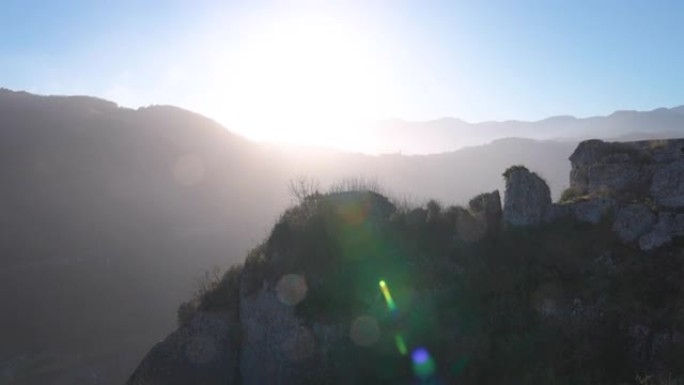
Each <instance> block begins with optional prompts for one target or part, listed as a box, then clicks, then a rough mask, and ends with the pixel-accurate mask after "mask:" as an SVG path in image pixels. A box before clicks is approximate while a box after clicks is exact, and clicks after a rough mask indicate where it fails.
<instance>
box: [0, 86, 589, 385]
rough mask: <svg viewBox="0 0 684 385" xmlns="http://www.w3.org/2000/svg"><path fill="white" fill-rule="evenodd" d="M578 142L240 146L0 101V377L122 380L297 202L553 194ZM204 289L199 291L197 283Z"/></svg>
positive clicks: (230, 137) (55, 107)
mask: <svg viewBox="0 0 684 385" xmlns="http://www.w3.org/2000/svg"><path fill="white" fill-rule="evenodd" d="M575 145H576V143H574V142H572V141H551V140H544V141H540V140H533V139H520V138H509V139H500V140H495V141H493V142H491V143H488V144H486V145H480V146H472V147H468V148H463V149H461V150H459V151H454V152H449V153H443V154H438V155H415V156H401V155H396V154H395V155H382V156H370V155H362V154H353V153H345V152H339V151H332V150H323V149H312V148H302V147H276V146H265V145H259V144H255V143H253V142H249V141H247V140H245V139H244V138H242V137H240V136H238V135H235V134H233V133H231V132H229V131H227V130H226V129H225V128H224V127H222V126H221V125H219V124H217V123H216V122H214V121H212V120H210V119H207V118H205V117H203V116H200V115H198V114H195V113H192V112H190V111H186V110H182V109H180V108H176V107H171V106H150V107H145V108H139V109H128V108H121V107H118V106H117V105H116V104H115V103H112V102H109V101H105V100H101V99H96V98H92V97H85V96H76V97H61V96H39V95H32V94H29V93H25V92H14V91H9V90H0V181H1V182H2V183H1V184H0V229H1V231H0V304H2V309H3V310H2V312H0V340H2V341H3V343H2V344H1V345H0V382H2V383H15V384H44V383H46V382H49V383H52V384H72V383H82V384H89V383H92V384H115V383H116V384H118V383H122V382H123V381H124V380H125V378H126V377H127V376H128V375H129V374H130V372H131V371H132V370H133V368H134V367H135V365H136V364H137V363H138V362H139V361H140V359H141V358H142V356H143V355H144V353H145V351H146V350H147V349H148V348H149V346H151V345H153V343H154V342H155V341H158V340H159V339H160V338H162V337H163V336H164V335H166V334H167V333H168V332H170V331H172V330H173V328H174V325H175V313H176V309H177V308H178V305H179V304H181V303H182V302H183V301H185V300H187V299H188V298H190V297H191V296H192V293H193V292H194V291H195V290H197V288H198V282H197V280H198V279H200V280H201V277H202V276H203V274H204V273H205V272H206V271H208V270H210V269H211V268H212V266H216V265H218V266H222V267H226V266H230V265H231V264H234V263H238V262H240V261H242V260H243V259H244V256H245V255H246V252H247V251H248V250H249V249H251V248H253V247H254V246H256V245H258V244H259V243H260V241H261V240H262V238H263V237H264V236H266V235H267V234H268V230H269V228H270V227H271V226H272V225H273V224H274V223H275V222H276V221H277V220H278V218H279V216H280V213H281V212H282V211H283V210H284V209H286V208H287V207H288V206H290V205H291V204H292V202H293V199H292V197H291V196H290V195H289V193H288V187H287V186H288V181H291V180H293V179H296V178H297V177H299V176H305V177H308V178H310V179H312V180H317V181H319V183H320V186H321V189H324V190H325V189H327V186H330V185H333V184H335V183H336V182H339V181H340V180H344V179H345V178H346V179H348V180H349V179H350V178H351V180H354V179H355V178H356V179H359V178H360V179H366V180H374V179H375V180H377V181H378V182H379V183H380V184H381V185H382V186H383V187H384V188H385V190H386V191H387V192H388V193H390V194H392V195H393V196H395V197H396V198H397V199H399V200H402V199H406V200H408V201H412V202H414V203H415V204H418V205H419V204H422V203H424V202H425V201H426V200H427V199H429V198H435V199H437V200H439V201H441V202H442V203H443V204H444V205H449V204H463V203H465V202H467V200H468V199H469V198H470V197H472V196H473V195H475V194H477V193H479V192H481V191H491V190H494V189H497V188H498V189H502V188H503V184H504V180H503V178H502V176H501V171H502V170H503V169H505V167H507V166H509V165H511V164H521V165H526V166H528V167H530V168H531V169H534V170H536V171H537V172H539V173H540V174H541V175H542V176H544V177H545V178H546V180H547V182H548V183H549V185H550V187H551V191H552V193H553V195H554V197H558V196H560V192H561V191H562V190H563V189H564V188H565V187H568V186H567V175H568V174H569V171H570V168H569V165H568V163H567V158H568V157H569V156H570V154H571V153H572V150H573V149H574V147H575ZM199 287H201V284H199Z"/></svg>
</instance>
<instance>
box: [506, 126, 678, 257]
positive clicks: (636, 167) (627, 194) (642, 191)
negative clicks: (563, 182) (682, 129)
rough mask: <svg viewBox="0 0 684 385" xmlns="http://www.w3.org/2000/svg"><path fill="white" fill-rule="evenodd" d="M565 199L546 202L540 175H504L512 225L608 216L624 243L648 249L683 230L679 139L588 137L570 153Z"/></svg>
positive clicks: (508, 218) (594, 219) (515, 170)
mask: <svg viewBox="0 0 684 385" xmlns="http://www.w3.org/2000/svg"><path fill="white" fill-rule="evenodd" d="M570 161H571V164H572V170H571V172H570V189H571V191H572V192H573V197H571V198H569V199H568V201H564V202H559V203H551V202H550V198H549V197H548V194H547V192H546V191H547V190H548V189H547V188H545V184H544V183H543V180H541V178H539V177H538V176H537V175H535V174H534V173H532V172H530V171H528V170H527V169H526V168H524V167H512V168H511V169H509V170H508V171H507V172H506V173H505V174H504V176H505V177H506V195H505V204H504V210H503V211H504V212H503V217H504V219H505V221H506V223H508V224H510V225H514V226H534V225H539V224H541V223H542V222H544V223H550V222H555V221H558V220H563V219H573V220H575V221H578V222H586V223H592V224H598V223H600V222H601V221H604V220H606V221H611V222H612V229H613V231H614V232H615V234H616V235H617V237H618V238H619V239H620V240H621V241H622V242H624V243H632V242H636V241H638V242H637V244H638V246H639V247H640V248H641V250H644V251H649V250H653V249H655V248H658V247H662V246H664V245H667V244H670V243H671V242H672V241H673V239H675V238H676V237H680V236H683V235H684V229H683V226H684V225H682V224H681V222H682V221H684V219H681V218H682V216H683V215H684V139H674V140H659V141H642V142H626V143H606V142H603V141H600V140H588V141H585V142H582V143H580V144H579V146H578V147H577V149H576V150H575V152H574V153H573V154H572V156H571V157H570Z"/></svg>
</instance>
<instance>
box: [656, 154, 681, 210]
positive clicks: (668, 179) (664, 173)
mask: <svg viewBox="0 0 684 385" xmlns="http://www.w3.org/2000/svg"><path fill="white" fill-rule="evenodd" d="M651 196H652V197H653V198H654V199H655V201H656V203H658V204H659V205H661V206H664V207H669V208H684V160H680V161H677V162H673V163H671V164H669V165H667V166H665V167H663V168H661V169H659V170H658V171H657V172H656V173H655V175H653V182H652V184H651Z"/></svg>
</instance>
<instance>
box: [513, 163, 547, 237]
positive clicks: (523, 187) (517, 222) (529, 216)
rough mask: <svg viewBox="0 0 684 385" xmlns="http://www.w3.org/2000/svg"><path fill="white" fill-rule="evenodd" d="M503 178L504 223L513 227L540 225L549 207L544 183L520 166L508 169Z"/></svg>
mask: <svg viewBox="0 0 684 385" xmlns="http://www.w3.org/2000/svg"><path fill="white" fill-rule="evenodd" d="M504 178H505V179H506V195H505V199H504V208H503V218H504V221H505V222H506V223H508V224H509V225H513V226H531V225H538V224H540V223H541V222H542V220H543V219H544V214H545V213H546V211H547V210H548V209H549V208H550V207H551V191H550V190H549V186H548V185H547V184H546V182H545V181H544V180H543V179H542V178H540V177H539V176H538V175H537V174H535V173H533V172H530V171H529V170H528V169H527V168H525V167H522V166H514V167H511V168H509V169H508V170H506V172H505V173H504Z"/></svg>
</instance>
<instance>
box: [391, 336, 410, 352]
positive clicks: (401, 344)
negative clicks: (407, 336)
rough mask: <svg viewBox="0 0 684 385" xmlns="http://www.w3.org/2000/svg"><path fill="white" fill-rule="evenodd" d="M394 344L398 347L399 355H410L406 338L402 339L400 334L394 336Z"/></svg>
mask: <svg viewBox="0 0 684 385" xmlns="http://www.w3.org/2000/svg"><path fill="white" fill-rule="evenodd" d="M394 343H395V344H396V345H397V350H398V351H399V354H401V355H402V356H405V355H406V354H407V353H408V349H407V348H406V342H405V341H404V337H402V336H401V335H400V334H397V335H395V336H394Z"/></svg>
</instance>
